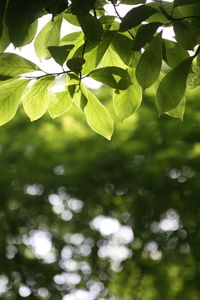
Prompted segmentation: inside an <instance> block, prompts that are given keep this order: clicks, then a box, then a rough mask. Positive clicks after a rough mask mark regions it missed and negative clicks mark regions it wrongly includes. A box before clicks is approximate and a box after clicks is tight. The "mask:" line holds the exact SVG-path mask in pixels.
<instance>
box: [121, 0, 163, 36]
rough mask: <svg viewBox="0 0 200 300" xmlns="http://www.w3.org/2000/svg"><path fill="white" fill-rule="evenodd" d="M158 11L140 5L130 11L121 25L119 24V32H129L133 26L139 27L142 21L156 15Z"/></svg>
mask: <svg viewBox="0 0 200 300" xmlns="http://www.w3.org/2000/svg"><path fill="white" fill-rule="evenodd" d="M157 12H158V10H157V9H155V8H153V7H150V6H147V5H140V6H137V7H135V8H133V9H131V10H130V11H129V12H128V13H127V14H126V15H125V16H124V17H123V19H122V23H121V24H120V31H122V32H123V31H126V30H129V29H131V28H133V27H135V26H138V25H140V24H141V23H142V22H143V21H145V20H146V19H147V18H148V17H150V16H152V15H153V14H155V13H157Z"/></svg>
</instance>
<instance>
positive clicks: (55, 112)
mask: <svg viewBox="0 0 200 300" xmlns="http://www.w3.org/2000/svg"><path fill="white" fill-rule="evenodd" d="M72 104H73V102H72V98H71V97H70V95H69V92H68V90H66V91H63V92H60V93H56V94H55V95H54V97H53V98H52V100H51V103H50V105H49V108H48V111H49V113H50V116H51V117H52V118H53V119H54V118H56V117H59V116H61V115H62V114H64V113H65V112H66V111H68V110H70V108H71V107H72Z"/></svg>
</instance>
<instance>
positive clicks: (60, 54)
mask: <svg viewBox="0 0 200 300" xmlns="http://www.w3.org/2000/svg"><path fill="white" fill-rule="evenodd" d="M73 47H74V45H65V46H49V47H48V50H49V52H50V53H51V56H52V57H53V59H54V60H55V61H56V62H57V63H58V64H59V65H61V66H62V65H63V64H64V62H65V61H66V59H67V56H68V55H69V52H70V51H71V49H72V48H73Z"/></svg>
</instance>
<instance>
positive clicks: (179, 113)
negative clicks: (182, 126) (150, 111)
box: [166, 97, 185, 121]
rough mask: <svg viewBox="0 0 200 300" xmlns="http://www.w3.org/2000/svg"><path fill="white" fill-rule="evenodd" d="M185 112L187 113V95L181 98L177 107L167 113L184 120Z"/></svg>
mask: <svg viewBox="0 0 200 300" xmlns="http://www.w3.org/2000/svg"><path fill="white" fill-rule="evenodd" d="M184 113H185V97H183V99H182V100H181V102H180V103H179V105H178V106H177V107H175V108H174V109H172V110H170V111H168V112H166V114H167V115H169V116H171V117H174V118H178V119H180V120H181V121H182V120H183V116H184Z"/></svg>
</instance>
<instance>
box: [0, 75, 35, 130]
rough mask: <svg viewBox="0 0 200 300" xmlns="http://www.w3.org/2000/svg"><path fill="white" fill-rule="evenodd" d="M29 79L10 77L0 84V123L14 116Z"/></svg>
mask: <svg viewBox="0 0 200 300" xmlns="http://www.w3.org/2000/svg"><path fill="white" fill-rule="evenodd" d="M29 81H30V80H28V79H22V80H21V79H20V80H16V79H15V80H13V79H11V80H6V81H4V82H3V83H2V84H0V125H3V124H5V123H7V122H8V121H10V120H11V119H12V118H13V117H14V116H15V114H16V111H17V109H18V106H19V104H20V102H21V97H22V94H23V92H24V90H25V88H26V87H27V85H28V83H29Z"/></svg>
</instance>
